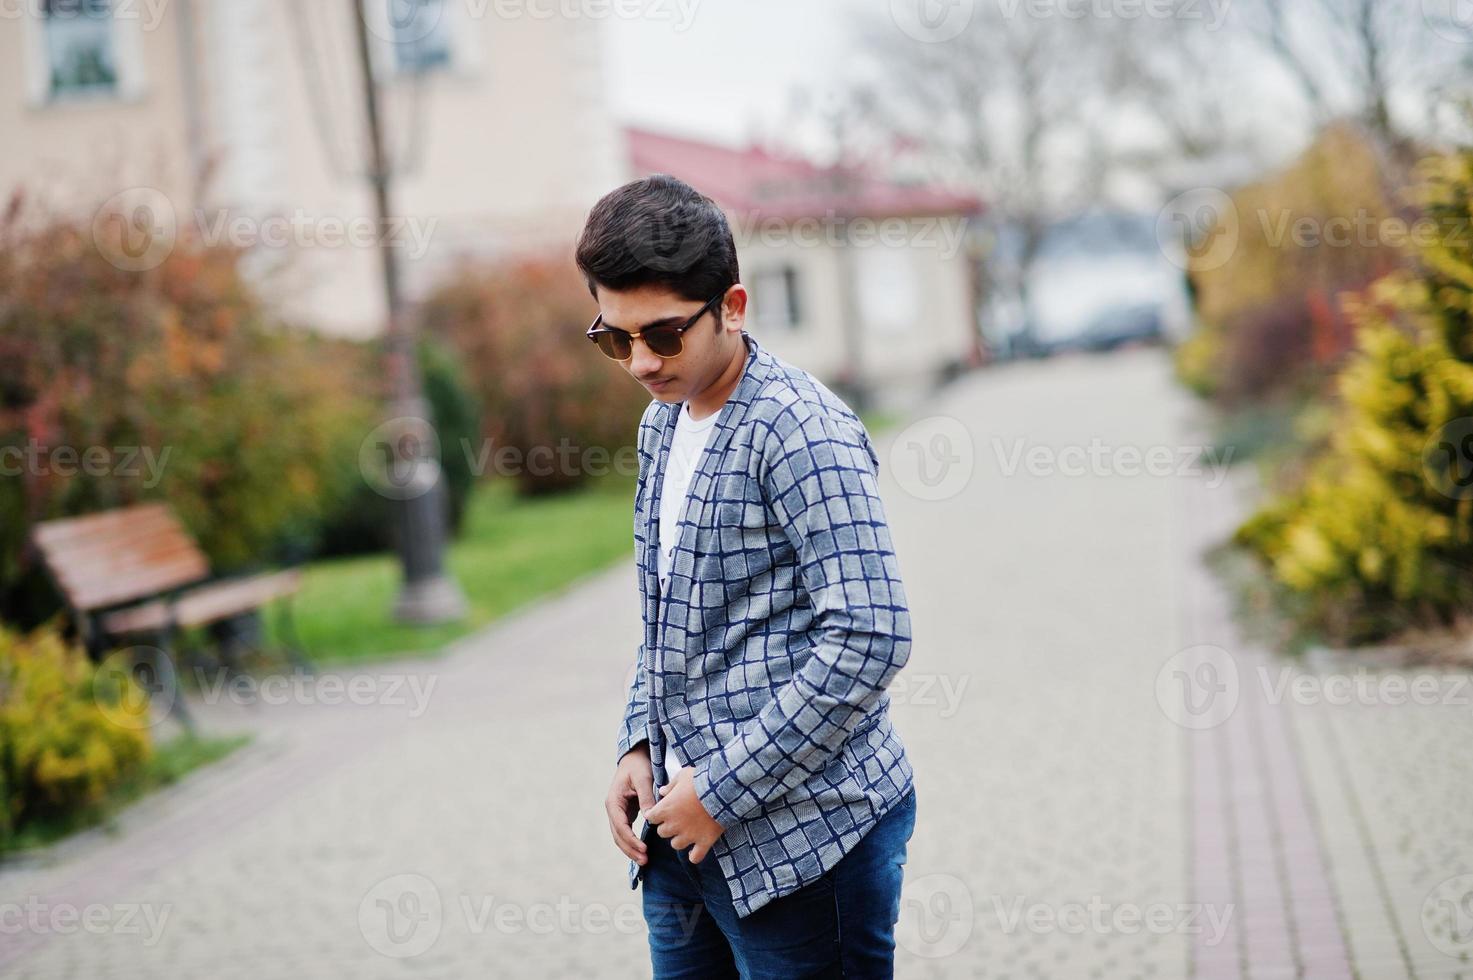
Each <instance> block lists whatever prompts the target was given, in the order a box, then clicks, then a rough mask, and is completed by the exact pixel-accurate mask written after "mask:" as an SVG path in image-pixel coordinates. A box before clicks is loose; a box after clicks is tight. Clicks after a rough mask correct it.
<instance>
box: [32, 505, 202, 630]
mask: <svg viewBox="0 0 1473 980" xmlns="http://www.w3.org/2000/svg"><path fill="white" fill-rule="evenodd" d="M31 538H32V540H33V541H35V543H36V547H37V548H39V549H40V551H41V557H42V559H43V560H44V561H45V562H46V567H47V568H49V569H50V570H51V574H52V576H53V577H54V578H55V579H56V583H57V585H58V586H59V587H60V588H61V591H62V594H63V595H65V596H66V600H67V602H68V603H69V604H70V605H71V607H72V608H73V609H76V610H78V611H80V612H90V611H92V610H94V609H105V608H107V607H109V606H116V605H120V604H122V603H125V602H133V601H136V600H139V599H147V598H152V597H153V596H156V595H159V594H160V593H163V592H168V591H170V590H171V589H177V588H179V587H180V586H184V585H188V584H190V583H191V582H198V581H200V580H201V579H203V578H205V577H207V576H208V575H209V574H210V565H209V562H208V561H206V560H205V556H204V554H203V553H202V552H201V551H200V550H199V545H197V544H195V542H194V539H193V538H191V537H190V536H189V532H188V531H186V530H184V526H183V525H182V524H180V523H179V519H178V518H177V517H175V516H174V512H173V511H171V510H170V509H169V507H168V506H167V505H166V504H144V505H141V506H138V507H127V508H124V509H122V510H110V511H106V512H104V513H101V514H90V515H88V516H86V517H69V518H65V519H63V520H56V521H44V522H42V523H40V524H37V525H36V526H35V528H34V529H33V530H32V531H31Z"/></svg>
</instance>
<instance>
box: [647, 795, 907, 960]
mask: <svg viewBox="0 0 1473 980" xmlns="http://www.w3.org/2000/svg"><path fill="white" fill-rule="evenodd" d="M915 811H916V795H915V791H914V790H912V791H911V792H910V793H909V794H907V795H906V797H905V799H903V800H901V801H900V802H899V803H897V804H895V806H894V807H893V808H891V810H890V811H889V812H888V813H886V814H885V815H884V816H883V817H881V818H880V821H879V823H877V824H875V826H874V827H872V828H871V829H870V832H869V833H867V834H865V835H864V838H863V839H862V840H860V842H859V843H858V844H856V845H854V849H853V850H851V851H850V852H849V853H848V854H845V855H844V857H843V858H841V859H840V860H839V863H838V864H836V865H834V866H833V867H832V868H830V869H829V871H828V873H827V874H825V875H824V876H823V877H821V878H819V879H818V880H817V881H814V882H811V883H809V884H807V885H805V886H804V887H802V888H800V889H798V890H797V891H796V892H793V893H792V894H790V895H785V896H783V897H782V898H779V899H776V900H774V901H772V902H769V903H768V904H766V905H764V906H763V907H762V908H760V909H758V910H757V911H755V912H753V913H752V914H751V915H749V916H747V917H746V918H745V919H740V918H737V914H736V912H735V910H733V909H732V906H731V892H730V891H729V890H728V888H727V885H726V879H725V878H724V877H722V874H721V869H720V868H719V867H717V865H716V860H715V858H712V857H707V858H706V859H705V860H704V861H702V862H701V863H700V864H691V863H690V861H689V860H688V859H687V858H686V853H685V852H677V851H675V849H674V848H672V847H671V846H670V842H669V841H667V840H666V839H665V838H663V837H661V836H659V835H658V834H650V835H649V837H648V840H647V843H648V845H649V863H648V864H646V865H645V868H644V918H645V922H646V923H647V924H648V926H649V932H650V957H651V960H652V961H653V964H654V972H655V978H656V980H667V978H676V977H693V978H700V980H707V978H711V980H719V978H723V977H741V978H742V980H765V978H768V977H777V978H782V980H798V978H800V977H889V976H893V974H894V960H895V922H896V920H897V919H899V918H900V881H901V874H902V872H901V866H902V865H903V864H905V845H906V842H907V841H909V840H910V835H911V831H912V830H914V829H915V818H916V812H915Z"/></svg>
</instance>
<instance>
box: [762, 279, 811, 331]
mask: <svg viewBox="0 0 1473 980" xmlns="http://www.w3.org/2000/svg"><path fill="white" fill-rule="evenodd" d="M752 312H753V314H754V316H753V319H754V322H755V323H756V324H757V326H759V327H786V328H787V329H789V330H792V329H795V328H797V327H798V326H799V325H800V324H801V323H802V322H803V311H802V307H801V306H800V305H799V302H798V270H797V269H796V268H794V267H793V266H791V265H785V266H780V267H777V268H772V269H763V270H760V271H758V272H757V273H756V274H755V275H754V276H753V277H752Z"/></svg>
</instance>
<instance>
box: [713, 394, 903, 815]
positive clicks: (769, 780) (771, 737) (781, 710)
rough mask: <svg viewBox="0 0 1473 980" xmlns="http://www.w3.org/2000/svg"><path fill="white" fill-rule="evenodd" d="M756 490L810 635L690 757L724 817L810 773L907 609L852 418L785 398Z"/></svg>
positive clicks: (867, 692)
mask: <svg viewBox="0 0 1473 980" xmlns="http://www.w3.org/2000/svg"><path fill="white" fill-rule="evenodd" d="M761 470H762V472H761V475H760V477H759V479H760V481H761V484H762V490H763V495H764V497H765V498H766V500H767V503H768V505H769V507H770V508H771V510H772V514H773V517H774V519H775V520H776V522H777V523H778V524H779V525H781V526H782V527H783V528H784V530H785V533H786V535H787V538H788V540H789V542H790V543H791V544H792V546H793V548H794V550H795V552H796V557H797V562H798V570H799V575H800V579H801V582H802V584H803V587H804V588H805V589H806V591H807V593H808V596H809V599H810V601H811V602H812V604H813V609H814V614H815V625H816V628H817V631H818V633H819V637H820V638H819V640H818V642H817V643H816V645H815V646H814V648H813V653H812V655H811V656H810V657H809V658H808V659H807V661H806V662H805V663H804V664H803V666H802V667H801V668H800V669H799V670H798V671H797V672H796V673H795V674H794V675H793V677H792V679H791V680H790V681H789V682H788V683H787V684H785V685H784V686H783V687H782V688H780V689H779V690H777V691H776V692H775V694H774V696H773V697H772V699H771V700H770V701H769V702H768V703H767V704H766V705H765V706H764V707H763V708H762V710H761V711H760V712H758V714H757V715H756V716H755V717H753V718H752V719H751V720H750V721H748V722H747V724H746V725H745V726H743V727H742V729H741V730H740V731H738V733H737V734H736V735H735V736H734V737H733V738H732V739H731V740H730V741H728V742H727V743H726V744H725V745H723V746H722V747H721V749H720V750H719V751H717V752H715V753H713V754H712V755H710V756H708V757H707V758H705V759H703V760H701V762H700V763H699V764H698V765H697V766H696V767H695V770H696V771H695V774H694V778H695V788H696V793H697V795H698V796H699V797H700V799H701V802H702V804H703V805H704V806H705V807H706V810H707V812H708V813H710V814H711V816H712V817H713V818H714V819H715V820H716V821H717V822H718V823H720V824H721V825H722V826H725V827H729V826H731V825H732V824H733V823H734V822H737V821H740V820H742V819H743V818H745V817H746V816H748V815H749V814H751V813H752V812H753V811H755V810H757V809H758V808H760V807H761V806H763V805H764V804H766V803H769V802H772V801H774V800H776V799H779V798H781V797H782V796H783V795H784V794H786V793H788V792H789V791H791V790H792V789H793V788H794V787H796V786H798V785H800V784H801V783H803V782H804V781H805V780H807V779H809V778H811V777H812V776H814V775H815V774H817V773H819V772H821V771H822V770H823V768H824V767H825V766H826V765H827V764H828V762H829V761H830V760H831V759H832V758H833V757H834V756H835V755H836V754H837V753H838V751H839V749H840V748H842V747H843V745H844V742H845V741H846V740H847V739H848V738H849V736H850V734H851V733H852V732H853V731H854V730H855V728H857V727H858V726H859V724H860V722H861V721H862V720H863V719H864V717H865V715H866V714H867V713H868V712H869V711H870V710H871V709H872V708H874V707H875V706H876V705H877V704H878V703H879V702H880V700H881V698H883V697H884V690H885V687H886V686H887V685H888V684H889V683H890V680H891V678H893V677H894V676H895V674H896V672H897V671H899V670H900V668H901V667H902V666H903V665H904V664H905V661H906V659H907V658H908V656H909V653H910V645H911V632H910V613H909V610H908V608H907V605H906V600H905V591H904V588H903V586H902V585H901V581H900V570H899V566H898V562H897V560H896V557H895V551H894V547H893V544H892V542H891V537H890V529H889V526H888V524H887V523H886V520H885V513H884V507H883V505H882V504H881V501H880V495H879V486H878V480H877V471H878V463H877V460H876V459H875V454H874V451H873V448H872V447H871V445H870V443H869V439H868V437H867V436H865V434H864V431H863V429H862V427H860V426H859V424H858V422H857V421H855V422H848V421H845V420H842V419H835V418H831V417H829V416H826V415H821V414H818V413H815V412H812V411H811V410H810V409H808V408H807V407H806V406H802V405H797V406H789V407H788V408H787V409H785V410H784V412H783V414H782V415H781V416H779V418H778V419H777V420H775V421H774V423H773V426H772V429H771V431H770V432H769V433H768V435H767V438H766V440H765V443H764V448H763V452H762V464H761Z"/></svg>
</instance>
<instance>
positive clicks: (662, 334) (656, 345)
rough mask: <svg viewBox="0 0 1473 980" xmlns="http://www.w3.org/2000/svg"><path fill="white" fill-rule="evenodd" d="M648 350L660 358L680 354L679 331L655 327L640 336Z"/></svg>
mask: <svg viewBox="0 0 1473 980" xmlns="http://www.w3.org/2000/svg"><path fill="white" fill-rule="evenodd" d="M640 336H641V337H643V338H644V342H645V343H646V344H649V345H650V350H652V351H654V352H655V353H656V354H658V355H660V356H661V357H674V356H675V355H676V354H679V353H680V331H679V330H677V329H676V328H675V327H655V328H653V329H651V330H646V331H645V332H644V333H642V334H640Z"/></svg>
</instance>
